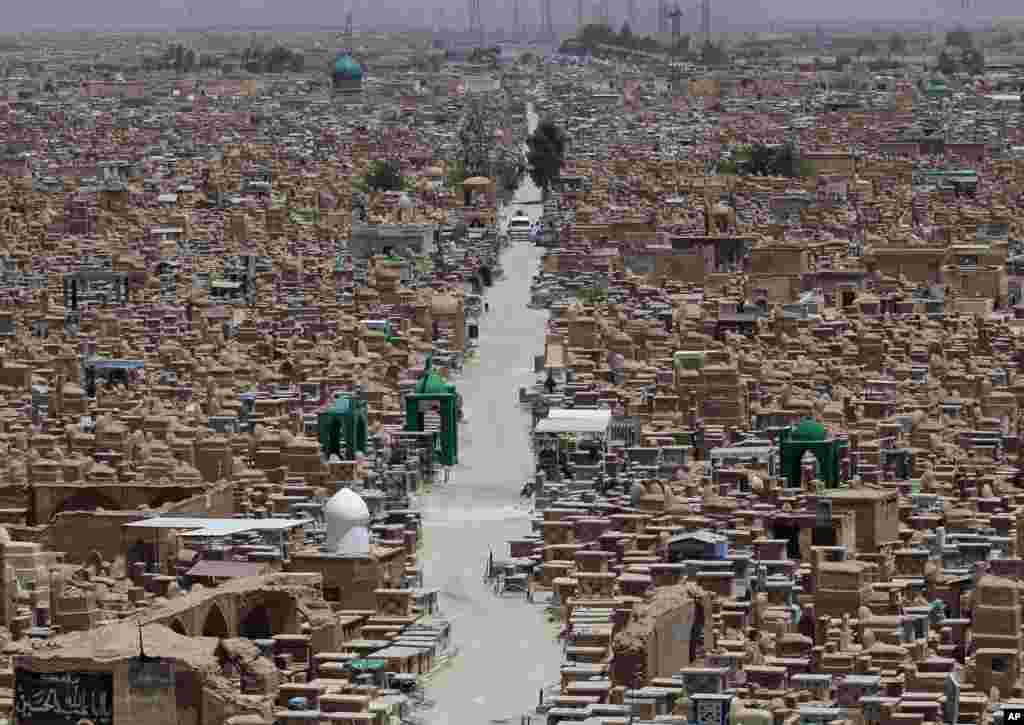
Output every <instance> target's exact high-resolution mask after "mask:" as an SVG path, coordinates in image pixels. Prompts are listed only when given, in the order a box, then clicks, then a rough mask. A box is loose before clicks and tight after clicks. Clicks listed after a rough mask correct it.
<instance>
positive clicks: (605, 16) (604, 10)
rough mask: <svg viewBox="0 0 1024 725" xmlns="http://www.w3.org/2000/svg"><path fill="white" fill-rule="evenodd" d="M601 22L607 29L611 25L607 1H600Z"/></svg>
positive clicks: (610, 14)
mask: <svg viewBox="0 0 1024 725" xmlns="http://www.w3.org/2000/svg"><path fill="white" fill-rule="evenodd" d="M601 22H603V23H604V24H605V25H606V26H608V27H611V25H612V13H611V9H610V8H609V7H608V0H601Z"/></svg>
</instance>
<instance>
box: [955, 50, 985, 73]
mask: <svg viewBox="0 0 1024 725" xmlns="http://www.w3.org/2000/svg"><path fill="white" fill-rule="evenodd" d="M960 66H961V68H963V70H964V71H965V72H967V73H970V74H971V75H972V76H978V75H981V74H982V73H984V72H985V56H984V55H982V53H981V51H980V50H978V49H977V48H964V49H963V50H962V51H961V53H960Z"/></svg>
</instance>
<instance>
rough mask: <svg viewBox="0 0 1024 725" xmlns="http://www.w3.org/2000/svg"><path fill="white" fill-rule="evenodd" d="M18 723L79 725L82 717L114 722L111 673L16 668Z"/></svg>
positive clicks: (100, 723) (99, 723)
mask: <svg viewBox="0 0 1024 725" xmlns="http://www.w3.org/2000/svg"><path fill="white" fill-rule="evenodd" d="M14 718H15V725H77V723H78V721H79V720H81V719H83V718H84V719H88V720H92V721H93V722H94V723H96V725H113V722H114V675H113V674H112V673H110V672H33V671H31V670H26V669H23V668H20V667H19V668H17V669H15V671H14Z"/></svg>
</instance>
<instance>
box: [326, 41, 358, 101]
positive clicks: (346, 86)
mask: <svg viewBox="0 0 1024 725" xmlns="http://www.w3.org/2000/svg"><path fill="white" fill-rule="evenodd" d="M331 83H332V86H333V87H334V90H335V91H337V92H339V93H355V92H358V91H360V90H362V87H363V67H362V66H361V65H359V63H358V62H357V61H356V59H355V58H353V57H352V55H351V54H350V53H348V52H345V51H342V52H341V53H338V55H337V57H335V59H334V66H333V67H332V70H331Z"/></svg>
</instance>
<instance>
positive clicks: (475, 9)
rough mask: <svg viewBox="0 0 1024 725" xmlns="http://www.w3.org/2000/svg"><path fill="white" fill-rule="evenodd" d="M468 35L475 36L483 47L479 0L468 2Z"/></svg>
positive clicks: (482, 24)
mask: <svg viewBox="0 0 1024 725" xmlns="http://www.w3.org/2000/svg"><path fill="white" fill-rule="evenodd" d="M469 34H470V35H475V36H476V37H477V39H478V41H479V43H480V47H481V48H482V47H483V46H484V22H483V19H482V18H481V17H480V0H469Z"/></svg>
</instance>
